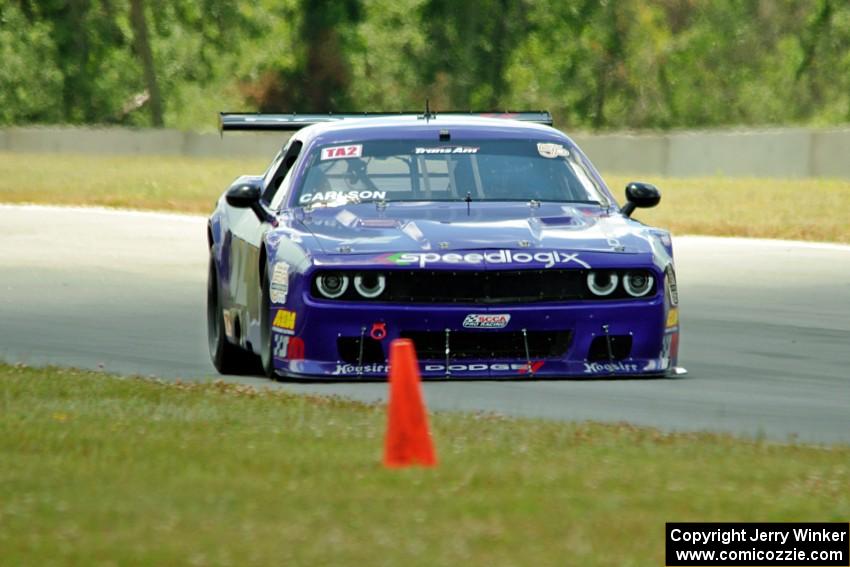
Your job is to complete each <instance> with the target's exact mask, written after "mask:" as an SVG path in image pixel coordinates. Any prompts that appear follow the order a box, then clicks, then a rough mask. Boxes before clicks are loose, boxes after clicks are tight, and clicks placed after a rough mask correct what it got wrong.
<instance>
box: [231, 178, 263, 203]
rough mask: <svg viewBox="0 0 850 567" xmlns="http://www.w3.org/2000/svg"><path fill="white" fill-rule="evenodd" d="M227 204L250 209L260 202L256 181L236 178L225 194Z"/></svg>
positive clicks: (258, 187)
mask: <svg viewBox="0 0 850 567" xmlns="http://www.w3.org/2000/svg"><path fill="white" fill-rule="evenodd" d="M225 199H227V204H228V205H230V206H231V207H236V208H237V209H250V208H253V207H254V206H255V205H257V204H259V202H260V186H259V184H256V183H251V182H247V183H246V182H244V181H241V180H238V179H237V180H236V182H235V183H234V184H233V185H231V186H230V189H228V190H227V193H226V194H225Z"/></svg>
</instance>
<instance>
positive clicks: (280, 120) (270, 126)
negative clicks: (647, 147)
mask: <svg viewBox="0 0 850 567" xmlns="http://www.w3.org/2000/svg"><path fill="white" fill-rule="evenodd" d="M440 115H449V116H481V117H486V118H505V119H508V120H519V121H521V122H534V123H537V124H545V125H546V126H551V125H552V115H551V114H549V111H547V110H531V111H521V112H511V111H499V110H496V111H478V112H474V111H470V112H464V111H458V110H452V111H449V112H431V111H428V110H426V112H425V114H423V113H421V112H416V111H414V112H351V113H343V114H295V113H293V114H260V113H243V112H220V113H219V126H220V130H221V131H222V132H224V131H225V130H290V131H291V130H300V129H301V128H304V127H306V126H311V125H313V124H320V123H322V122H336V121H339V120H346V119H348V120H351V119H353V118H380V117H386V116H418V117H419V118H422V119H423V120H429V119H432V118H436V117H437V116H440Z"/></svg>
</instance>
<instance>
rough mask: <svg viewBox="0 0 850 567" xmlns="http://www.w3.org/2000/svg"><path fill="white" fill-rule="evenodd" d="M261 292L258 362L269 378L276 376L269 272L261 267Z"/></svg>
mask: <svg viewBox="0 0 850 567" xmlns="http://www.w3.org/2000/svg"><path fill="white" fill-rule="evenodd" d="M262 278H263V279H262V292H261V294H260V364H262V366H263V373H264V374H265V375H266V376H268V377H269V378H272V379H274V378H276V376H275V373H274V358H273V357H272V336H271V335H272V332H271V329H272V322H271V303H272V302H271V293H270V292H269V273H268V270H265V269H263V276H262Z"/></svg>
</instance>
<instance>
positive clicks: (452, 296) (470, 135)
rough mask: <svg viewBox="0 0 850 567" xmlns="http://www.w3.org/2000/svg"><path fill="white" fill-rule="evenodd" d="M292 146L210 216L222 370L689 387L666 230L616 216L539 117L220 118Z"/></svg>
mask: <svg viewBox="0 0 850 567" xmlns="http://www.w3.org/2000/svg"><path fill="white" fill-rule="evenodd" d="M221 118H222V128H223V129H225V130H294V131H295V133H294V135H293V136H292V137H291V138H290V139H289V141H288V142H287V143H286V145H285V146H284V147H283V149H282V150H281V151H280V152H278V154H277V155H276V156H275V158H274V160H272V163H271V165H270V166H269V167H268V169H267V170H266V172H265V173H264V174H262V175H258V176H248V175H246V176H242V177H240V178H238V179H236V181H235V182H234V183H233V184H232V185H231V187H230V188H229V189H228V190H227V192H226V193H225V194H224V195H223V196H222V198H221V199H220V200H219V202H218V206H217V207H216V210H215V212H214V213H213V214H212V216H211V217H210V221H209V228H208V231H207V237H208V242H209V248H210V262H209V284H208V310H207V312H208V313H207V314H208V331H209V347H210V354H211V357H212V360H213V363H214V365H215V367H216V368H217V369H218V370H219V371H220V372H222V373H248V372H251V371H252V369H256V368H258V367H259V365H258V362H259V363H260V365H261V366H262V370H263V372H264V373H265V374H267V375H268V376H271V377H279V378H288V379H333V380H341V379H357V378H367V379H375V378H385V377H386V373H387V355H388V352H389V344H390V341H392V340H393V339H396V338H400V337H401V338H408V339H411V340H412V341H413V343H414V344H415V347H416V352H417V355H418V357H419V363H420V367H421V372H422V375H423V377H425V378H442V379H445V378H447V377H451V378H484V379H487V378H522V379H529V378H560V377H600V376H659V375H670V374H674V373H678V372H680V369H678V368H677V366H676V364H677V353H678V343H679V318H678V307H677V304H678V295H677V290H676V276H675V272H674V268H673V248H672V244H671V241H670V234H669V233H668V232H667V231H664V230H660V229H656V228H651V227H648V226H646V225H644V224H641V223H640V222H638V221H635V220H632V219H631V218H629V217H630V215H631V213H632V211H633V210H634V209H635V207H652V206H654V205H656V204H657V203H658V202H659V200H660V198H661V196H660V193H659V192H658V190H657V189H656V188H655V187H653V186H652V185H647V184H643V183H630V184H629V185H628V186H627V187H626V199H627V203H626V205H625V206H623V207H622V208H621V207H619V206H618V205H617V203H616V201H615V199H614V197H613V196H612V195H611V193H610V192H609V190H608V188H607V187H606V186H605V183H604V182H603V181H602V179H601V177H600V176H599V174H598V173H597V172H596V170H595V169H594V167H593V166H592V165H591V164H590V162H589V161H588V159H587V158H586V157H585V156H584V154H583V153H582V152H581V150H579V149H578V147H576V145H575V144H574V143H573V142H572V140H570V138H568V137H567V136H565V135H564V134H563V133H561V132H559V131H558V130H555V129H554V128H552V127H550V125H551V117H550V116H549V114H548V113H547V112H527V113H511V114H484V113H439V114H433V113H431V112H430V111H426V112H425V114H420V115H416V114H415V113H413V114H398V115H375V114H370V115H267V114H265V115H264V114H222V116H221Z"/></svg>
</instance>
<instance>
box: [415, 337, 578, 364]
mask: <svg viewBox="0 0 850 567" xmlns="http://www.w3.org/2000/svg"><path fill="white" fill-rule="evenodd" d="M401 336H402V337H403V338H405V339H411V340H412V341H413V344H414V345H415V346H416V355H417V356H418V357H419V359H420V360H445V359H446V334H445V332H441V331H405V332H402V333H401ZM571 338H572V336H571V333H570V331H529V332H528V351H529V357H530V358H532V359H540V358H559V357H563V356H564V355H565V354H566V352H567V348H569V346H570V339H571ZM449 349H450V355H449V359H450V360H462V359H488V358H494V359H515V360H525V357H526V353H525V344H524V342H523V337H522V332H515V331H510V332H500V331H458V332H452V333H450V334H449Z"/></svg>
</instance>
